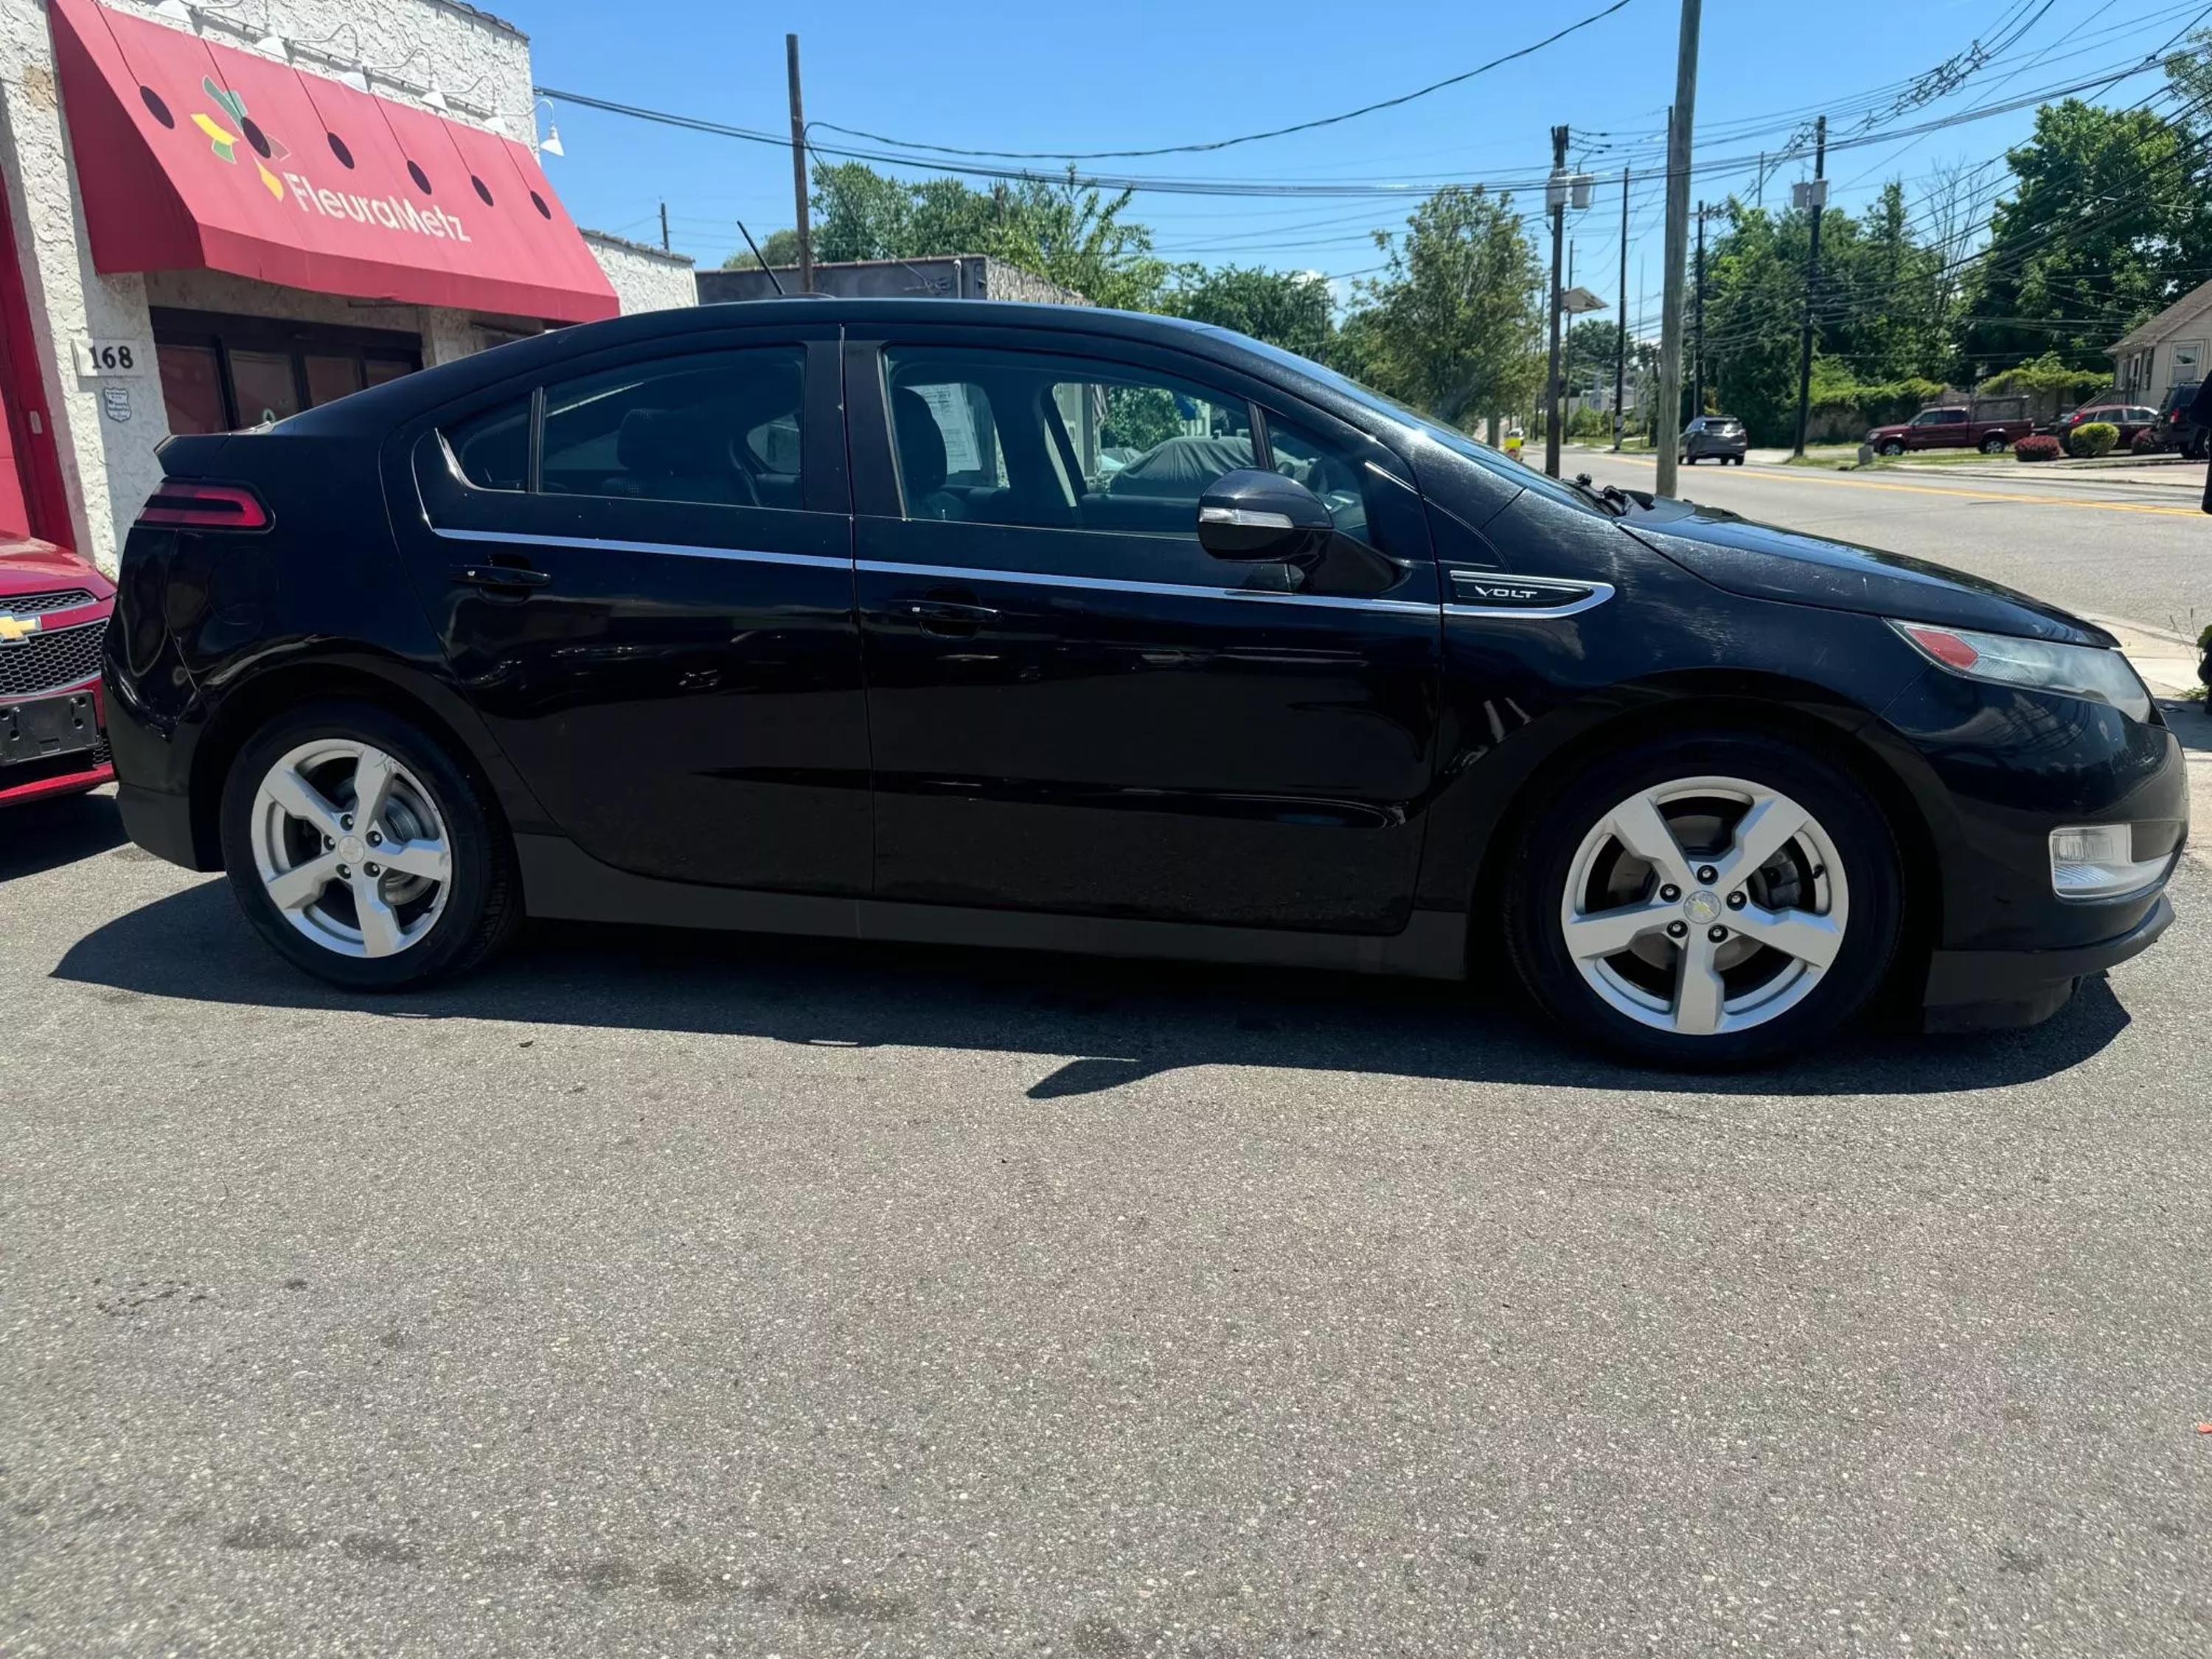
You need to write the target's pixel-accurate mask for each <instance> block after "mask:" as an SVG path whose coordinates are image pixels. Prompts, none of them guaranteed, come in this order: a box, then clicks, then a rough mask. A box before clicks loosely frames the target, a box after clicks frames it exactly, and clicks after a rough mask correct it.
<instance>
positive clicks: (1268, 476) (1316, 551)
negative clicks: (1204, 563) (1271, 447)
mask: <svg viewBox="0 0 2212 1659" xmlns="http://www.w3.org/2000/svg"><path fill="white" fill-rule="evenodd" d="M1335 532H1336V521H1335V520H1334V519H1332V518H1330V517H1329V514H1328V506H1327V505H1326V504H1325V503H1324V502H1323V501H1322V498H1321V497H1320V496H1318V495H1315V494H1314V493H1313V491H1312V490H1310V489H1307V488H1306V487H1305V486H1304V484H1302V483H1299V482H1298V481H1297V479H1296V478H1286V477H1284V476H1283V475H1282V474H1281V473H1279V472H1262V471H1260V470H1259V469H1258V468H1257V467H1249V466H1247V467H1240V468H1238V469H1237V471H1234V472H1229V473H1225V474H1223V475H1222V476H1221V477H1218V478H1217V479H1215V480H1214V482H1213V483H1212V485H1211V486H1209V487H1208V489H1206V493H1205V494H1204V495H1200V497H1199V498H1198V544H1199V545H1200V547H1202V548H1204V549H1205V550H1206V551H1207V552H1209V553H1211V554H1212V555H1213V556H1214V557H1215V558H1217V559H1244V560H1254V559H1279V560H1281V561H1282V562H1284V563H1285V564H1298V565H1304V564H1312V563H1315V562H1317V561H1318V560H1319V559H1320V558H1321V556H1322V554H1323V553H1325V552H1327V551H1328V539H1329V538H1330V537H1331V536H1332V535H1334V534H1335Z"/></svg>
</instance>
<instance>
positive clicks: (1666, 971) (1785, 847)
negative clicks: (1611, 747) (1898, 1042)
mask: <svg viewBox="0 0 2212 1659" xmlns="http://www.w3.org/2000/svg"><path fill="white" fill-rule="evenodd" d="M1505 900H1506V906H1507V914H1506V918H1505V920H1506V930H1507V937H1508V940H1509V944H1510V950H1511V952H1512V957H1513V961H1514V965H1515V967H1516V970H1517V971H1518V973H1519V975H1520V977H1521V979H1522V982H1523V984H1524V985H1525V986H1526V987H1527V988H1528V991H1529V992H1530V993H1531V994H1533V995H1534V998H1535V999H1536V1000H1537V1001H1538V1003H1540V1004H1541V1006H1543V1007H1544V1009H1545V1010H1546V1011H1547V1012H1548V1013H1550V1014H1551V1016H1552V1017H1553V1018H1554V1019H1555V1020H1556V1021H1557V1022H1558V1023H1559V1024H1560V1026H1561V1027H1562V1028H1564V1029H1565V1030H1567V1031H1570V1032H1572V1033H1576V1034H1595V1036H1598V1037H1600V1038H1601V1040H1602V1041H1604V1042H1606V1043H1607V1045H1608V1046H1610V1047H1611V1048H1614V1049H1616V1050H1619V1051H1620V1052H1622V1053H1624V1054H1627V1055H1629V1056H1630V1057H1632V1058H1634V1059H1637V1060H1645V1061H1654V1062H1657V1063H1659V1064H1662V1065H1671V1066H1699V1067H1705V1066H1710V1067H1715V1068H1723V1067H1728V1066H1744V1065H1753V1064H1756V1063H1758V1062H1759V1061H1762V1060H1769V1059H1771V1058H1773V1057H1775V1056H1777V1055H1778V1054H1784V1053H1796V1052H1802V1051H1803V1050H1805V1049H1807V1048H1810V1047H1812V1046H1814V1045H1815V1044H1817V1043H1819V1042H1821V1041H1822V1040H1823V1039H1826V1038H1827V1037H1829V1036H1832V1035H1833V1034H1834V1033H1835V1032H1836V1031H1837V1030H1838V1029H1839V1028H1840V1027H1842V1026H1843V1025H1844V1024H1845V1023H1846V1022H1848V1021H1849V1020H1850V1019H1851V1018H1853V1017H1855V1016H1856V1015H1857V1014H1858V1013H1859V1012H1861V1011H1862V1010H1863V1009H1864V1008H1865V1006H1866V1005H1867V1003H1868V1001H1869V999H1870V998H1871V997H1872V996H1873V995H1874V994H1875V991H1876V989H1878V988H1879V987H1880V986H1881V982H1882V981H1883V980H1884V978H1885V977H1886V976H1887V973H1888V971H1889V968H1890V964H1891V962H1892V959H1893V957H1894V956H1895V953H1896V950H1897V941H1898V936H1899V928H1900V926H1901V922H1902V911H1903V902H1904V880H1903V876H1902V873H1901V865H1900V861H1899V854H1898V849H1897V845H1896V842H1895V839H1894V837H1893V836H1892V835H1891V833H1890V830H1889V827H1888V825H1887V822H1886V821H1885V819H1884V818H1883V817H1882V815H1881V812H1880V811H1878V810H1876V808H1875V805H1873V803H1872V802H1871V801H1870V800H1869V799H1868V798H1867V795H1866V793H1865V792H1864V791H1863V789H1862V788H1861V787H1859V785H1858V784H1857V783H1856V782H1855V781H1853V780H1852V779H1851V778H1850V776H1849V775H1847V774H1846V773H1845V772H1844V770H1843V769H1840V768H1838V767H1836V766H1832V765H1831V764H1829V763H1827V762H1826V761H1824V760H1821V759H1820V758H1818V757H1815V756H1814V755H1812V754H1810V753H1808V752H1807V751H1806V750H1804V749H1802V747H1801V746H1799V745H1797V744H1792V743H1789V742H1785V741H1784V740H1782V739H1780V738H1773V737H1769V736H1765V735H1763V734H1757V733H1750V732H1735V733H1731V732H1720V731H1708V732H1684V733H1681V734H1680V735H1677V736H1673V737H1668V738H1659V739H1656V740H1653V741H1650V742H1647V743H1644V744H1638V745H1637V746H1635V747H1633V748H1631V749H1628V750H1620V751H1616V752H1614V753H1613V754H1612V755H1610V756H1607V757H1604V758H1602V759H1601V760H1599V761H1597V762H1595V763H1593V764H1592V765H1590V766H1589V767H1588V768H1587V769H1584V771H1583V773H1582V775H1580V776H1579V777H1577V778H1576V779H1575V780H1574V781H1572V782H1571V783H1569V784H1568V785H1567V786H1566V787H1565V788H1563V789H1562V790H1560V791H1559V793H1558V795H1557V797H1556V799H1554V800H1553V801H1552V802H1551V803H1550V804H1549V805H1547V806H1546V807H1545V808H1543V809H1542V810H1541V811H1540V812H1539V813H1538V814H1537V815H1536V817H1534V820H1533V821H1532V822H1530V823H1528V826H1527V828H1526V830H1525V832H1524V834H1523V835H1522V839H1521V842H1520V845H1519V847H1518V849H1517V851H1516V855H1515V860H1514V863H1513V866H1512V867H1511V870H1510V874H1509V877H1508V879H1507V883H1506V888H1505Z"/></svg>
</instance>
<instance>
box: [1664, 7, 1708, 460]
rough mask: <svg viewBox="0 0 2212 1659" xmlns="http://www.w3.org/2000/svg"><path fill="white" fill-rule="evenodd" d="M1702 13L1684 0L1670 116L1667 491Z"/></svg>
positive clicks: (1676, 425)
mask: <svg viewBox="0 0 2212 1659" xmlns="http://www.w3.org/2000/svg"><path fill="white" fill-rule="evenodd" d="M1703 15H1704V5H1703V0H1682V32H1681V38H1680V41H1679V42H1678V43H1677V45H1676V47H1675V53H1674V108H1673V109H1672V110H1671V111H1670V112H1668V117H1667V269H1666V270H1665V271H1664V272H1663V273H1662V281H1663V283H1664V284H1665V289H1664V295H1665V297H1664V298H1663V299H1662V301H1661V307H1660V313H1659V398H1658V402H1657V404H1656V405H1655V407H1654V410H1653V416H1654V419H1653V422H1652V428H1651V441H1652V444H1653V446H1654V447H1656V449H1657V451H1658V454H1657V456H1656V459H1657V462H1658V472H1659V476H1658V479H1657V481H1656V488H1657V489H1658V492H1659V494H1661V495H1673V494H1674V465H1675V461H1674V458H1675V453H1676V448H1675V447H1676V445H1677V444H1679V443H1680V441H1681V426H1680V422H1681V410H1682V257H1683V255H1684V254H1685V253H1686V252H1688V251H1689V248H1688V243H1689V240H1690V153H1691V148H1692V147H1691V137H1692V134H1693V133H1694V132H1695V131H1696V128H1697V114H1698V25H1699V21H1700V20H1701V18H1702V17H1703Z"/></svg>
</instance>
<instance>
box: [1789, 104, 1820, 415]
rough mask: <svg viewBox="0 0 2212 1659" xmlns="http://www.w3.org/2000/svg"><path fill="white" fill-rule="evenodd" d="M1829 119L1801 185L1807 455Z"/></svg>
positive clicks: (1801, 348) (1816, 130)
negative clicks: (1809, 178) (1806, 218)
mask: <svg viewBox="0 0 2212 1659" xmlns="http://www.w3.org/2000/svg"><path fill="white" fill-rule="evenodd" d="M1827 171H1828V118H1827V117H1826V116H1825V115H1823V116H1822V117H1821V118H1820V119H1819V120H1817V121H1815V122H1814V124H1813V182H1812V183H1811V184H1810V185H1799V186H1798V187H1797V188H1798V189H1799V190H1800V191H1803V193H1804V198H1805V206H1806V209H1807V210H1808V211H1809V212H1810V213H1811V214H1812V216H1813V240H1812V245H1811V246H1809V247H1808V249H1807V250H1806V253H1805V326H1804V330H1803V332H1802V334H1801V335H1800V337H1799V338H1798V342H1797V447H1796V451H1795V452H1794V453H1796V454H1799V455H1802V454H1803V453H1805V422H1806V418H1807V416H1809V415H1810V414H1811V413H1812V409H1813V290H1814V288H1815V287H1817V286H1818V285H1819V283H1820V221H1821V220H1823V219H1825V218H1826V217H1827V216H1828V182H1827V177H1826V175H1827Z"/></svg>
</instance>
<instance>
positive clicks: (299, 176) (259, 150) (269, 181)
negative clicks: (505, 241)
mask: <svg viewBox="0 0 2212 1659" xmlns="http://www.w3.org/2000/svg"><path fill="white" fill-rule="evenodd" d="M200 88H201V90H203V91H204V92H205V93H206V94H207V95H208V96H209V97H210V98H212V99H214V100H215V101H216V104H217V105H218V106H220V107H221V108H222V111H223V112H224V113H225V114H227V115H228V116H229V117H230V118H231V119H232V120H233V121H234V122H236V123H237V124H238V129H239V131H237V132H233V131H230V129H229V128H228V127H226V126H224V125H222V122H220V121H218V120H216V118H214V117H213V116H210V115H208V114H205V113H204V112H195V113H194V114H193V116H192V124H193V125H195V126H197V127H198V128H199V130H200V131H202V132H204V133H205V134H206V135H207V137H208V148H209V149H210V150H211V151H213V152H214V155H215V158H216V160H217V161H222V162H223V163H224V164H225V165H227V166H230V167H235V166H237V165H238V145H239V142H240V135H241V134H242V135H243V136H244V139H245V142H246V144H247V145H248V146H249V147H250V148H251V149H252V151H253V152H254V156H255V160H254V162H253V167H254V170H255V171H256V172H257V173H259V174H260V175H261V183H262V185H263V187H264V189H266V190H267V191H268V192H269V194H270V196H271V197H273V198H275V199H276V201H279V202H281V201H283V199H284V196H285V192H286V191H287V189H288V188H289V191H290V193H291V197H292V199H293V200H294V201H295V202H297V203H298V204H300V210H301V212H302V213H319V214H321V215H322V216H324V217H325V218H326V219H351V220H353V221H355V222H356V223H359V224H364V225H377V226H380V227H381V228H384V229H386V230H399V231H412V232H414V233H415V234H417V235H420V236H435V237H437V238H439V239H440V240H448V239H450V240H453V241H456V242H465V241H467V240H469V234H468V232H467V231H466V230H465V229H464V228H462V225H461V222H460V219H459V216H457V215H454V214H451V213H448V212H447V211H446V210H445V209H443V208H441V207H429V208H417V207H416V205H415V204H413V203H412V202H410V201H406V200H404V199H403V198H402V197H398V196H356V195H349V194H346V193H343V192H341V191H335V190H325V189H324V188H322V187H320V186H319V185H317V184H316V183H315V182H314V180H313V179H310V178H308V177H307V175H306V174H305V173H285V174H284V175H283V182H282V183H279V182H278V180H277V176H276V174H275V173H271V172H270V170H269V168H268V167H265V166H264V165H263V161H262V158H264V157H265V158H267V160H269V161H277V162H283V161H289V160H290V159H291V155H292V152H291V151H290V150H289V149H287V148H286V147H285V146H284V144H283V142H282V141H280V140H279V139H277V138H276V137H272V136H271V135H270V133H268V132H267V131H264V130H263V129H262V128H261V127H260V126H258V125H256V124H255V123H254V122H252V121H251V120H249V119H247V118H246V100H244V99H243V98H241V97H240V96H239V95H238V94H236V93H235V92H233V91H231V90H229V89H228V88H224V87H219V86H217V85H216V82H215V77H214V76H205V77H204V78H203V79H202V80H201V82H200Z"/></svg>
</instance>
